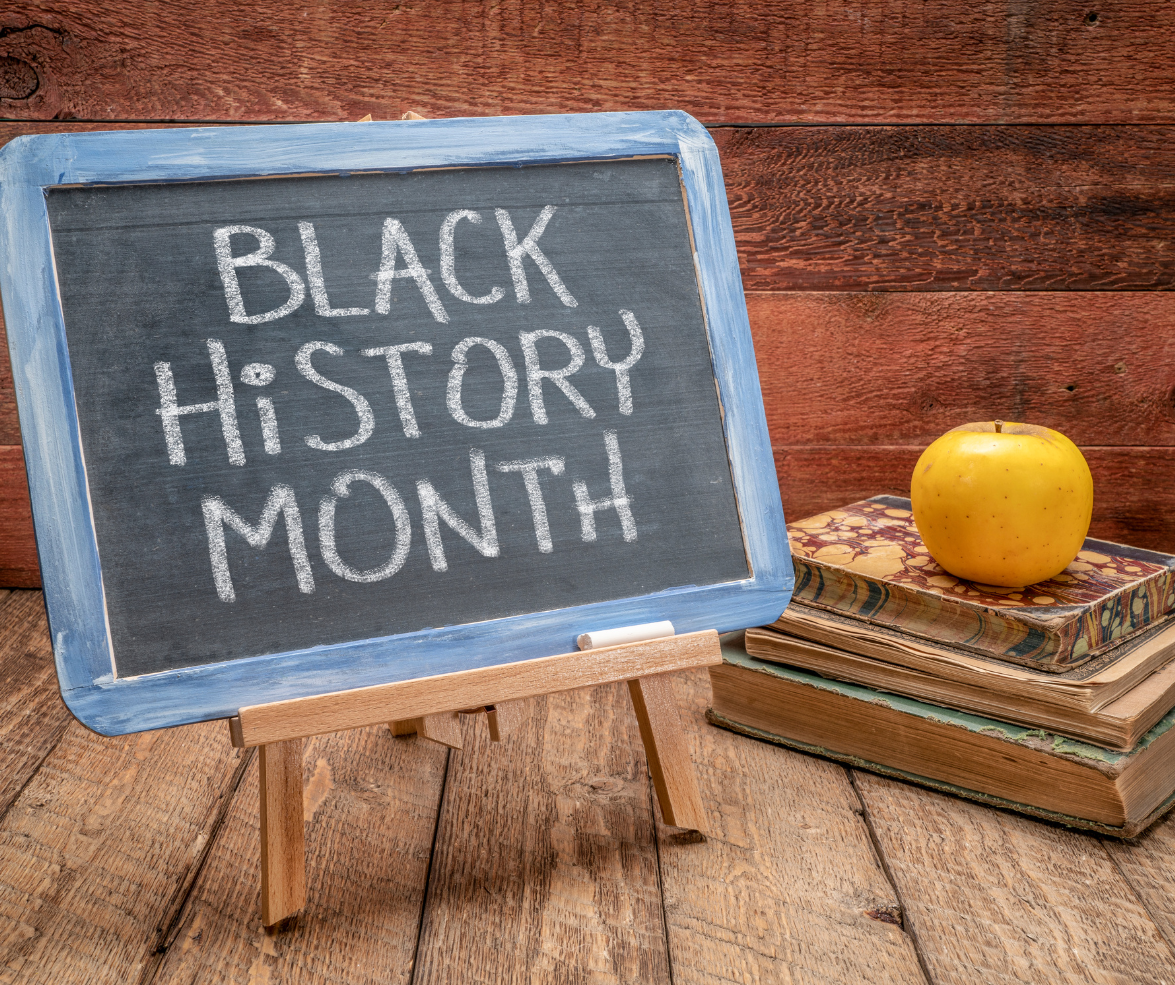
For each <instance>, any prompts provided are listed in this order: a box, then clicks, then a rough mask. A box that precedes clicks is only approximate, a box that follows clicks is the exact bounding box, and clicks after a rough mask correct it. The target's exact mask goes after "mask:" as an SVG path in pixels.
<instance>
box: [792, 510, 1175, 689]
mask: <svg viewBox="0 0 1175 985" xmlns="http://www.w3.org/2000/svg"><path fill="white" fill-rule="evenodd" d="M788 536H789V539H790V541H791V550H792V557H793V560H794V563H795V568H796V587H795V594H794V598H795V599H796V600H797V601H800V602H802V603H804V604H806V605H811V606H816V607H818V608H821V609H827V610H829V611H832V612H838V613H841V614H843V615H848V616H852V617H854V618H856V619H860V620H864V621H865V622H869V623H873V624H875V625H879V626H888V627H891V628H893V629H896V630H900V631H901V632H904V633H909V634H911V635H913V636H917V637H921V638H923V639H927V640H933V641H936V642H941V643H947V644H949V645H952V646H957V647H961V648H962V649H965V650H970V651H971V652H974V653H979V654H983V655H986V656H993V657H997V658H999V659H1001V660H1007V661H1011V662H1013V663H1017V664H1022V665H1024V666H1026V667H1032V668H1035V669H1037V670H1043V671H1047V672H1059V671H1063V670H1066V669H1069V668H1071V667H1074V666H1077V665H1079V664H1082V663H1084V662H1085V661H1087V660H1089V659H1090V658H1091V657H1093V656H1095V655H1098V654H1101V653H1104V652H1105V651H1106V650H1108V649H1110V648H1111V647H1113V646H1115V645H1117V644H1118V643H1121V642H1122V641H1124V640H1127V639H1130V638H1131V637H1132V636H1134V635H1135V634H1137V633H1139V632H1142V631H1143V630H1145V629H1147V628H1149V627H1151V626H1154V625H1157V624H1158V623H1160V622H1162V621H1163V620H1165V619H1168V618H1170V617H1171V615H1172V613H1173V612H1175V557H1172V556H1171V555H1168V554H1159V553H1156V552H1154V551H1145V550H1141V549H1138V548H1133V547H1125V546H1123V545H1121V544H1111V543H1109V542H1107V541H1100V540H1094V539H1088V540H1086V541H1085V544H1084V546H1083V548H1082V550H1081V553H1080V554H1078V556H1077V558H1076V559H1075V560H1074V561H1073V563H1072V564H1070V565H1069V566H1068V567H1067V568H1066V569H1065V570H1064V571H1063V572H1062V573H1061V574H1059V575H1057V576H1056V577H1054V578H1051V579H1049V580H1048V581H1044V582H1039V583H1037V584H1035V585H1029V586H1027V587H1026V588H1022V589H1021V588H1001V587H998V586H994V585H979V584H976V583H974V582H969V581H964V580H962V579H960V578H956V577H954V576H953V575H950V574H948V573H947V572H946V571H944V570H943V569H942V568H940V567H939V566H938V565H937V564H936V563H935V561H934V559H933V558H932V557H931V556H930V553H929V551H928V550H927V548H926V546H925V544H923V543H922V538H921V537H920V536H918V529H917V527H916V526H915V525H914V518H913V514H912V513H911V512H910V501H909V500H908V499H899V498H898V497H895V496H875V497H873V498H872V499H868V500H864V501H862V502H859V503H852V504H851V505H849V506H845V507H843V508H842V509H839V510H830V511H828V512H827V513H821V514H819V515H818V516H814V517H809V518H808V519H806V520H800V521H798V522H796V523H791V524H788Z"/></svg>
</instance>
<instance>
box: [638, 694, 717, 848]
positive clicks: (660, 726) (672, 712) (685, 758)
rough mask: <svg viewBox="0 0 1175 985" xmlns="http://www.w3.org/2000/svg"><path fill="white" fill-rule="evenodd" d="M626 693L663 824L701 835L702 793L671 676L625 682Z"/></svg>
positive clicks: (702, 819) (702, 825)
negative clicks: (633, 712)
mask: <svg viewBox="0 0 1175 985" xmlns="http://www.w3.org/2000/svg"><path fill="white" fill-rule="evenodd" d="M628 693H629V694H630V695H632V706H633V708H634V709H635V710H636V718H637V722H639V723H640V728H641V740H642V741H643V742H644V744H645V756H646V758H647V759H648V761H649V773H650V775H651V776H652V778H653V786H654V787H655V788H656V791H657V799H658V800H659V801H660V803H661V815H662V817H663V818H664V820H665V823H666V824H672V825H674V826H675V827H679V828H693V829H694V830H696V831H703V832H704V830H705V818H706V815H705V811H704V810H703V808H702V794H701V791H700V790H699V789H698V777H697V774H696V773H695V772H694V764H693V763H692V762H691V761H690V756H689V746H688V744H687V743H686V738H685V731H684V730H683V729H682V727H681V716H680V715H679V714H678V711H677V700H676V698H675V697H674V694H673V682H672V680H671V678H670V676H669V675H668V674H658V675H656V676H653V677H638V678H637V679H635V680H631V681H629V682H628Z"/></svg>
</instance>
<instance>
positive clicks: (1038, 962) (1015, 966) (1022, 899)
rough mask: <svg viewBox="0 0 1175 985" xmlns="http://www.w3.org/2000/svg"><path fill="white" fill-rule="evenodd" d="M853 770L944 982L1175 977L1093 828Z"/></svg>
mask: <svg viewBox="0 0 1175 985" xmlns="http://www.w3.org/2000/svg"><path fill="white" fill-rule="evenodd" d="M854 776H855V780H856V784H857V787H858V789H859V790H860V792H861V797H862V800H863V803H864V805H865V808H866V810H867V812H868V816H869V818H870V820H871V822H872V825H873V829H874V831H875V833H876V836H877V840H878V844H879V845H880V848H881V851H882V853H883V856H884V858H885V860H886V863H887V865H888V867H889V871H890V872H891V874H892V875H893V878H894V880H895V882H896V884H897V887H898V890H899V892H900V893H901V894H902V898H903V900H904V901H905V906H906V917H907V919H908V921H909V926H910V928H911V932H912V933H913V934H914V937H915V939H916V940H917V941H918V944H919V948H920V951H921V953H922V956H923V959H924V961H925V962H926V966H927V969H928V971H929V973H930V976H931V978H932V979H933V980H934V982H935V983H936V985H947V983H959V985H971V983H973V982H975V981H976V975H977V972H978V969H982V979H983V981H985V982H989V983H991V985H1003V983H1008V985H1011V983H1013V982H1016V983H1019V982H1046V981H1047V982H1050V983H1057V985H1063V983H1069V982H1074V983H1076V982H1082V983H1084V982H1091V981H1096V982H1106V983H1120V985H1139V983H1142V982H1147V983H1153V985H1159V982H1161V981H1164V980H1165V981H1168V982H1169V981H1171V980H1172V976H1173V975H1175V952H1172V950H1171V948H1170V947H1169V946H1168V944H1167V943H1166V941H1164V939H1163V937H1162V934H1161V933H1160V931H1159V928H1158V927H1157V926H1156V924H1155V923H1154V921H1152V920H1151V918H1150V916H1149V915H1148V914H1147V912H1146V910H1145V909H1144V907H1143V906H1142V905H1141V903H1140V902H1139V900H1138V898H1137V897H1136V896H1135V894H1134V892H1133V891H1132V889H1131V887H1130V886H1129V885H1128V884H1127V883H1126V881H1125V880H1124V879H1123V878H1122V875H1121V874H1120V873H1119V871H1118V870H1117V868H1115V866H1114V865H1113V864H1112V863H1111V861H1110V859H1109V858H1108V857H1107V855H1106V853H1105V851H1103V849H1102V846H1101V843H1100V842H1099V841H1098V839H1097V838H1095V837H1094V836H1092V835H1080V834H1076V833H1074V832H1071V831H1066V830H1064V829H1062V828H1059V827H1054V826H1052V825H1048V824H1044V823H1041V822H1038V821H1032V820H1029V819H1028V818H1023V817H1019V816H1017V815H1015V814H1009V813H1005V812H1003V811H997V810H992V809H990V808H986V807H980V806H978V805H976V804H971V803H969V802H967V801H964V800H958V799H956V798H952V797H947V796H944V795H941V794H936V793H931V792H929V791H925V790H920V789H918V788H916V787H912V786H908V785H906V784H904V783H898V782H895V781H893V780H887V779H884V778H882V777H877V776H873V775H872V774H870V773H864V772H858V771H854Z"/></svg>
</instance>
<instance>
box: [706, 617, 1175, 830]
mask: <svg viewBox="0 0 1175 985" xmlns="http://www.w3.org/2000/svg"><path fill="white" fill-rule="evenodd" d="M722 657H723V659H722V664H721V665H719V666H716V667H711V668H710V681H711V685H712V687H713V706H712V708H711V710H710V712H709V713H708V716H707V717H708V718H709V719H710V721H711V722H712V723H714V724H716V725H720V726H722V727H724V728H728V729H731V730H733V731H736V732H741V733H743V734H744V735H749V736H752V737H754V738H758V739H764V740H766V741H769V742H773V743H776V744H778V745H784V746H788V747H791V748H793V749H799V750H801V751H803V752H809V753H815V754H817V755H820V756H825V757H827V758H830V759H835V760H839V761H840V762H844V763H847V764H849V765H851V766H855V767H858V768H861V769H867V770H870V771H872V772H875V773H881V774H884V775H886V776H892V777H895V778H897V779H902V780H907V781H910V782H913V783H918V784H921V785H923V786H927V787H931V788H933V789H936V790H940V791H942V792H944V793H951V794H955V795H957V796H962V797H967V798H969V799H971V800H976V801H979V802H981V803H985V804H990V805H993V806H997V807H1004V808H1008V809H1011V810H1016V811H1020V812H1021V813H1025V814H1030V815H1033V816H1035V817H1041V818H1046V819H1048V820H1051V821H1057V822H1060V823H1062V824H1067V825H1071V826H1073V827H1080V828H1086V829H1089V830H1093V831H1099V832H1102V833H1104V834H1111V835H1116V836H1118V837H1126V838H1128V837H1132V836H1134V835H1136V834H1138V833H1139V832H1140V831H1142V830H1143V829H1144V828H1146V827H1147V826H1148V825H1150V824H1151V823H1153V822H1154V821H1155V820H1156V819H1157V818H1159V817H1161V816H1162V815H1163V814H1164V813H1165V812H1166V811H1167V810H1168V809H1170V807H1171V806H1172V803H1173V802H1175V711H1172V712H1169V713H1168V714H1167V715H1166V716H1164V717H1163V718H1162V719H1161V720H1160V721H1159V722H1158V723H1157V724H1156V725H1155V726H1154V727H1153V728H1152V729H1151V730H1150V731H1149V732H1147V733H1146V735H1144V736H1143V737H1142V739H1141V740H1140V741H1139V742H1138V744H1137V745H1136V746H1135V747H1134V749H1132V750H1130V751H1129V752H1118V751H1115V750H1112V749H1106V748H1103V747H1101V746H1097V745H1094V744H1092V743H1087V742H1080V741H1076V740H1074V739H1070V738H1066V737H1065V736H1061V735H1057V734H1055V733H1052V732H1048V731H1046V730H1044V729H1032V728H1025V727H1023V726H1020V725H1015V724H1012V723H1009V722H1005V721H1001V720H998V719H994V718H988V717H983V716H979V715H974V714H968V713H966V712H962V711H957V710H954V709H950V708H944V707H942V706H939V705H933V704H929V703H928V702H924V701H917V700H915V699H913V698H907V697H901V696H899V695H895V694H887V693H883V692H881V691H877V690H874V689H872V688H868V687H863V686H861V685H858V684H849V683H845V682H843V681H834V680H828V679H826V678H823V677H820V676H818V675H816V674H811V673H808V672H806V671H802V670H799V669H796V668H794V667H788V666H784V665H782V664H778V663H770V662H768V661H764V660H757V659H755V658H754V657H751V656H749V655H748V654H747V652H746V650H745V649H744V648H743V647H742V646H740V645H738V644H737V642H733V641H731V640H729V639H726V640H724V644H723V648H722Z"/></svg>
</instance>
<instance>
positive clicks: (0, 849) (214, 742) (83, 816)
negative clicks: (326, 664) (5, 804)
mask: <svg viewBox="0 0 1175 985" xmlns="http://www.w3.org/2000/svg"><path fill="white" fill-rule="evenodd" d="M245 755H247V754H244V753H240V752H238V751H236V750H234V749H232V747H231V746H229V744H228V743H227V742H226V741H225V738H224V729H223V727H222V726H220V725H219V724H218V723H207V724H204V725H198V726H189V727H186V728H180V729H173V730H170V731H166V732H145V733H142V734H140V735H133V736H125V737H122V738H118V739H108V738H103V737H101V736H98V735H95V734H94V733H92V732H88V731H86V730H85V729H84V728H82V726H80V725H78V724H77V723H76V722H74V723H71V724H70V726H69V727H68V728H67V729H66V732H65V735H64V737H63V738H62V739H61V741H60V743H59V744H58V745H57V748H56V749H55V750H54V751H53V753H52V754H51V755H50V756H49V757H48V758H47V759H46V760H45V762H44V763H43V765H42V766H41V768H40V769H39V770H38V771H37V773H36V775H35V776H34V777H33V778H32V780H31V781H30V782H29V783H28V784H27V786H25V788H24V790H23V791H22V792H21V794H20V796H19V797H18V798H17V800H16V802H15V803H14V804H13V805H12V806H11V807H10V808H9V810H8V813H7V814H6V815H5V816H4V819H3V822H2V823H0V859H3V860H4V861H3V866H2V868H0V941H2V942H3V943H2V944H0V955H2V958H0V975H2V976H7V978H6V980H8V981H19V982H21V983H28V985H32V983H46V985H58V983H60V982H63V981H69V980H73V981H82V980H85V981H87V982H93V983H107V982H108V983H111V985H114V983H117V985H124V983H126V982H128V981H132V982H133V981H135V980H136V979H137V978H138V977H139V975H140V974H142V973H143V972H144V970H146V969H148V968H149V966H150V965H151V963H152V962H153V961H154V960H155V957H154V956H155V952H156V949H157V948H158V947H160V946H162V944H163V942H164V939H165V937H166V935H167V933H168V928H169V927H170V926H171V924H172V922H173V920H174V919H175V917H176V914H177V913H178V910H179V907H180V904H181V903H182V901H183V899H184V897H185V895H186V894H187V892H188V889H189V888H190V886H191V883H192V881H193V880H194V878H195V876H196V873H197V872H198V871H199V868H200V864H201V862H202V861H203V858H204V852H205V848H206V846H207V845H208V843H209V842H210V840H212V839H213V838H214V837H215V834H216V831H217V828H218V827H219V825H220V822H221V819H222V817H223V812H224V810H225V809H226V808H227V805H228V800H229V797H230V796H231V794H232V792H233V790H234V789H235V788H236V785H237V782H238V780H239V777H240V772H241V768H242V767H243V765H244V760H243V759H242V756H245Z"/></svg>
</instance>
